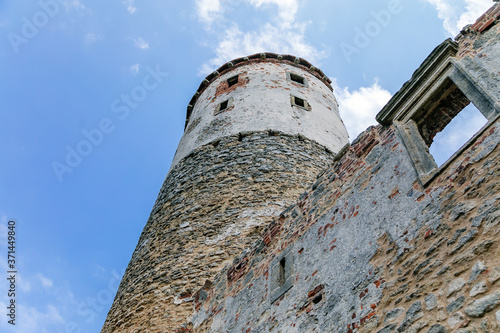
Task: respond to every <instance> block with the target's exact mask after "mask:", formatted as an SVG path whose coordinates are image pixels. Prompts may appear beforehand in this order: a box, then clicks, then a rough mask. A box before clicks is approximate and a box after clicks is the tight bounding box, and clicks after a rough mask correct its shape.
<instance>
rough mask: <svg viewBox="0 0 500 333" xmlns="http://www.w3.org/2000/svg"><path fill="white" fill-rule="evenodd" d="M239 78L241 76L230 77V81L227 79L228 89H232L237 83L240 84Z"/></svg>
mask: <svg viewBox="0 0 500 333" xmlns="http://www.w3.org/2000/svg"><path fill="white" fill-rule="evenodd" d="M238 77H239V74H238V75H235V76H233V77H230V78H229V79H227V85H228V87H232V86H234V85H235V84H236V83H238Z"/></svg>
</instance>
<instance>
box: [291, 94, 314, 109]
mask: <svg viewBox="0 0 500 333" xmlns="http://www.w3.org/2000/svg"><path fill="white" fill-rule="evenodd" d="M290 104H291V105H292V107H293V106H296V107H298V108H301V109H304V110H306V111H311V109H312V108H311V104H309V102H308V101H307V100H306V99H305V98H302V97H298V96H295V95H292V94H290ZM301 104H303V105H301Z"/></svg>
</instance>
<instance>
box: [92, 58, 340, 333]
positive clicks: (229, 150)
mask: <svg viewBox="0 0 500 333" xmlns="http://www.w3.org/2000/svg"><path fill="white" fill-rule="evenodd" d="M290 59H293V61H292V60H290ZM204 82H205V81H204ZM347 143H348V139H347V131H346V129H345V127H344V125H343V123H342V121H341V119H340V116H339V114H338V105H337V102H336V100H335V97H334V96H333V93H332V90H331V86H330V84H329V80H328V79H327V78H326V77H324V75H322V72H321V71H319V70H317V69H315V68H314V67H311V65H310V64H309V63H307V62H306V61H304V60H302V59H299V58H295V57H292V56H278V55H273V54H270V53H264V54H259V55H257V56H250V57H248V58H242V59H237V60H235V61H232V62H230V63H228V64H226V65H224V66H223V67H222V68H221V69H219V71H218V73H217V74H212V75H210V76H209V77H208V78H207V79H206V82H205V83H204V84H202V86H201V87H200V89H199V91H198V94H197V95H195V97H193V100H192V103H191V104H190V107H189V108H188V115H187V121H186V128H185V133H184V136H183V138H182V139H181V142H180V143H179V148H178V151H177V153H176V155H175V158H174V161H173V163H172V166H171V169H170V171H169V173H168V175H167V178H166V180H165V182H164V184H163V186H162V188H161V190H160V193H159V195H158V198H157V200H156V203H155V205H154V207H153V210H152V212H151V215H150V217H149V219H148V221H147V223H146V226H145V227H144V230H143V232H142V234H141V237H140V239H139V242H138V244H137V247H136V249H135V251H134V254H133V255H132V258H131V260H130V263H129V265H128V267H127V270H126V272H125V274H124V276H123V279H122V281H121V284H120V287H119V289H118V292H117V294H116V297H115V300H114V303H113V305H112V307H111V310H110V311H109V313H108V317H107V319H106V322H105V324H104V326H103V329H102V332H129V331H130V332H132V331H134V332H136V331H137V332H139V331H140V329H144V331H147V332H165V331H172V330H174V329H177V328H179V327H180V325H181V324H182V323H185V322H186V321H187V319H188V317H189V316H190V315H191V314H192V312H193V302H192V301H193V293H194V292H195V291H197V290H199V289H200V287H202V286H203V285H204V284H207V283H208V284H210V281H213V277H214V276H215V274H216V273H217V272H219V271H220V270H221V269H222V268H223V267H224V266H225V265H227V264H230V263H231V262H232V260H233V259H234V258H235V257H237V256H238V255H240V254H241V253H242V252H243V251H244V250H245V249H247V248H249V247H250V245H251V244H252V243H254V242H255V241H256V240H257V239H258V238H259V234H260V231H261V227H262V226H263V225H265V224H267V223H268V222H270V221H271V219H272V218H273V217H276V216H278V215H279V214H280V212H281V211H283V210H284V209H285V208H286V207H288V206H289V205H291V204H293V203H295V201H296V200H297V198H298V197H299V195H300V194H301V193H302V192H303V191H304V190H305V189H306V188H307V187H308V186H309V185H310V184H311V183H312V182H313V181H314V180H315V179H316V176H317V174H318V173H319V172H320V171H322V170H323V169H325V168H326V167H327V166H328V165H330V164H331V162H332V161H333V158H334V156H335V153H336V152H338V151H339V150H340V149H341V148H342V147H343V146H344V145H345V144H347ZM228 288H230V286H228Z"/></svg>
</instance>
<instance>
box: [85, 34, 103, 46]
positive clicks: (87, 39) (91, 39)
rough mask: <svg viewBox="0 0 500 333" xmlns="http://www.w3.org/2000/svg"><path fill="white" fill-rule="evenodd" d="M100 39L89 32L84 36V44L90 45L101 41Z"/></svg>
mask: <svg viewBox="0 0 500 333" xmlns="http://www.w3.org/2000/svg"><path fill="white" fill-rule="evenodd" d="M101 39H102V37H101V36H99V35H96V34H95V33H93V32H89V33H88V34H87V35H86V36H85V43H86V44H92V43H95V42H97V41H98V40H101Z"/></svg>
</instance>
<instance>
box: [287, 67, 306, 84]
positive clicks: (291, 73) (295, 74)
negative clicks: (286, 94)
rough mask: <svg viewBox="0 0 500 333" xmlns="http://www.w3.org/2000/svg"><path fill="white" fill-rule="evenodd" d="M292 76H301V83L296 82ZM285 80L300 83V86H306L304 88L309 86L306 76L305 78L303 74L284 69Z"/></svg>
mask: <svg viewBox="0 0 500 333" xmlns="http://www.w3.org/2000/svg"><path fill="white" fill-rule="evenodd" d="M292 76H298V77H299V78H301V79H302V81H303V83H301V82H298V81H296V80H294V79H293V78H292ZM286 80H287V81H290V82H293V83H296V84H298V85H301V86H303V87H306V88H308V87H309V82H308V81H307V78H306V77H305V76H303V75H299V74H297V73H293V72H290V71H286Z"/></svg>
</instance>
